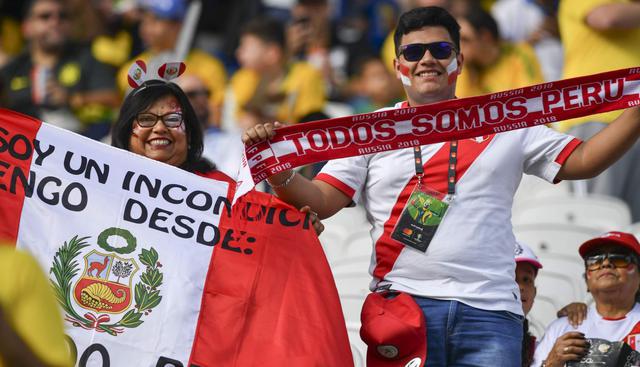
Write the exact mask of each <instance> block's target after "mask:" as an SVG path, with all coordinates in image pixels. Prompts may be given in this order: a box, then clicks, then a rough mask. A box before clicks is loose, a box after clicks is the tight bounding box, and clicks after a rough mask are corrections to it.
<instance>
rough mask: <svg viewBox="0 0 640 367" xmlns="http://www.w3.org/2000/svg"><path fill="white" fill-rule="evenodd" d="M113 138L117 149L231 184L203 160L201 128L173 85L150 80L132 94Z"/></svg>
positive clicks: (188, 104) (115, 128)
mask: <svg viewBox="0 0 640 367" xmlns="http://www.w3.org/2000/svg"><path fill="white" fill-rule="evenodd" d="M159 121H161V122H162V123H158V122H159ZM111 139H112V140H111V145H113V146H115V147H118V148H122V149H125V150H129V151H131V152H133V153H136V154H140V155H143V156H145V157H148V158H151V159H154V160H157V161H160V162H164V163H167V164H170V165H172V166H175V167H179V168H182V169H184V170H186V171H189V172H192V173H196V174H198V175H201V176H205V177H211V178H215V179H220V180H223V181H231V179H230V178H229V177H228V176H226V175H225V174H223V173H222V172H219V171H216V169H215V165H214V164H213V163H211V162H209V161H208V160H207V159H205V158H203V157H202V150H203V133H202V127H201V125H200V122H199V121H198V118H197V117H196V113H195V111H194V109H193V107H192V106H191V103H189V99H188V98H187V96H186V95H185V94H184V92H183V91H182V89H180V87H178V86H177V85H176V84H174V83H170V82H165V81H163V80H148V81H146V82H144V83H142V85H141V86H140V87H139V88H136V89H135V90H134V91H133V92H131V93H130V94H129V95H128V96H127V98H125V100H124V103H123V104H122V107H121V109H120V115H119V116H118V119H117V120H116V123H115V125H114V126H113V135H112V138H111Z"/></svg>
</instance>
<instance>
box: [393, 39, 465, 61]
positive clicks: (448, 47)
mask: <svg viewBox="0 0 640 367" xmlns="http://www.w3.org/2000/svg"><path fill="white" fill-rule="evenodd" d="M427 50H429V53H430V54H431V56H433V57H434V58H436V59H438V60H445V59H448V58H449V56H451V53H452V52H453V51H457V50H456V47H455V46H454V45H453V44H452V43H451V42H433V43H410V44H408V45H404V46H400V55H403V56H404V58H405V60H407V61H419V60H421V59H422V57H423V56H424V54H425V52H427Z"/></svg>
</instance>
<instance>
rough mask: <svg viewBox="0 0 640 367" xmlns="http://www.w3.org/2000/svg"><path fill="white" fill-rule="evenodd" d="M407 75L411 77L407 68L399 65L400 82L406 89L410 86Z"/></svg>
mask: <svg viewBox="0 0 640 367" xmlns="http://www.w3.org/2000/svg"><path fill="white" fill-rule="evenodd" d="M409 75H411V70H409V67H408V66H406V65H403V64H400V80H401V81H402V84H404V85H405V86H407V87H410V86H411V79H410V78H409Z"/></svg>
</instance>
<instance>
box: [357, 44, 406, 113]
mask: <svg viewBox="0 0 640 367" xmlns="http://www.w3.org/2000/svg"><path fill="white" fill-rule="evenodd" d="M350 91H351V94H352V98H351V100H350V101H349V104H350V105H351V106H352V107H353V112H354V113H356V114H358V113H367V112H371V111H375V110H377V109H380V108H382V107H385V106H388V105H391V104H394V103H395V102H397V101H398V100H400V97H399V96H401V95H402V90H401V89H400V88H399V83H397V82H396V80H395V78H394V77H393V75H392V74H391V73H389V71H388V70H387V68H386V67H385V66H384V63H383V62H382V60H381V59H380V58H378V57H376V56H369V57H363V58H362V59H360V61H359V62H358V64H357V67H356V75H355V77H354V78H353V79H352V80H351V86H350Z"/></svg>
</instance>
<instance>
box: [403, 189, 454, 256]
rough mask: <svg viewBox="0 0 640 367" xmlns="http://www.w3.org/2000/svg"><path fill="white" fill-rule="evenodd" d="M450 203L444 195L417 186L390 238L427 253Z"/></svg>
mask: <svg viewBox="0 0 640 367" xmlns="http://www.w3.org/2000/svg"><path fill="white" fill-rule="evenodd" d="M450 203H451V200H450V198H449V197H447V196H446V195H445V194H442V193H440V192H438V191H435V190H431V189H429V188H428V187H422V186H421V185H417V186H416V188H415V189H413V192H412V193H411V196H409V200H408V201H407V203H406V204H405V206H404V209H402V213H401V214H400V218H399V219H398V222H397V223H396V226H395V227H394V229H393V232H392V233H391V238H393V239H394V240H396V241H398V242H400V243H402V244H403V245H405V246H409V247H413V248H415V249H417V250H420V251H422V252H425V251H427V247H429V244H430V243H431V239H433V236H435V234H436V231H437V230H438V226H439V225H440V222H442V220H443V219H444V216H445V213H446V212H447V209H448V208H449V204H450Z"/></svg>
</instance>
